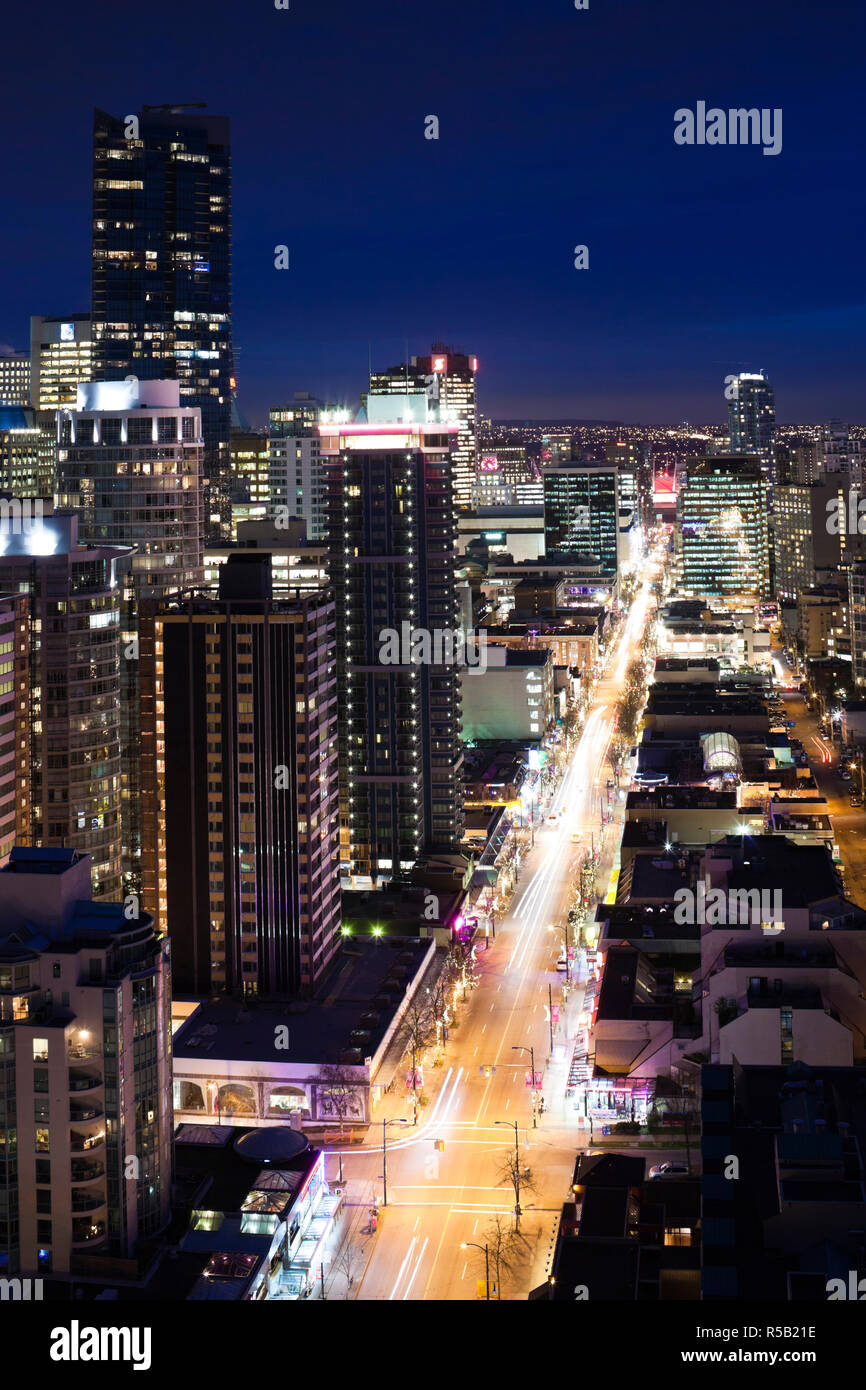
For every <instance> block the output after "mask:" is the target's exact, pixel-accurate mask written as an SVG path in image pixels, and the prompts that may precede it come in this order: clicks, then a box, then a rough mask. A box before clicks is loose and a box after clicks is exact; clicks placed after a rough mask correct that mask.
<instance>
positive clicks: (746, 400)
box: [728, 372, 776, 483]
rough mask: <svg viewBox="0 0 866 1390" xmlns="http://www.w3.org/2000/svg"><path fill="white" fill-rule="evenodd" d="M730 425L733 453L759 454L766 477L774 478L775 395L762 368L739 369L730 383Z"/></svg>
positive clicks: (768, 479)
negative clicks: (749, 370)
mask: <svg viewBox="0 0 866 1390" xmlns="http://www.w3.org/2000/svg"><path fill="white" fill-rule="evenodd" d="M730 390H731V393H732V394H731V396H730V399H729V401H728V426H729V430H730V436H731V453H732V454H757V455H758V458H759V459H760V460H761V468H762V469H763V473H764V477H765V478H766V479H767V481H768V482H769V483H772V482H774V481H775V466H776V457H775V445H776V399H775V395H774V393H773V388H772V386H771V385H770V383H769V381H768V380H767V378H766V376H765V374H764V373H763V372H738V373H737V375H736V376H734V377H733V379H732V381H731V383H730Z"/></svg>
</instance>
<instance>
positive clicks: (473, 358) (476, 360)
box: [469, 357, 478, 372]
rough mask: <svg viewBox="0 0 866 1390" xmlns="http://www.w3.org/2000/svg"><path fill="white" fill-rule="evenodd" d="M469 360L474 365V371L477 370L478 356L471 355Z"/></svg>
mask: <svg viewBox="0 0 866 1390" xmlns="http://www.w3.org/2000/svg"><path fill="white" fill-rule="evenodd" d="M469 361H470V363H471V365H472V370H473V372H477V371H478V358H477V357H470V359H469Z"/></svg>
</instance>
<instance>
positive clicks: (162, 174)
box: [91, 106, 234, 536]
mask: <svg viewBox="0 0 866 1390" xmlns="http://www.w3.org/2000/svg"><path fill="white" fill-rule="evenodd" d="M92 236H93V239H92V248H91V318H92V326H93V379H94V380H96V381H122V380H123V379H124V378H126V377H129V376H135V377H139V378H141V380H142V381H144V380H152V379H156V380H167V379H174V380H176V381H177V382H178V384H179V388H180V399H181V403H182V404H183V406H185V407H197V408H198V409H199V410H200V412H201V423H202V434H203V439H204V478H205V522H206V525H207V528H208V534H209V535H212V536H214V535H222V536H228V534H229V530H230V526H231V468H230V460H229V436H230V431H231V411H232V383H233V379H234V367H233V358H232V336H231V149H230V141H229V122H228V118H227V117H225V116H211V115H207V114H204V113H200V112H191V111H186V110H184V109H183V108H182V107H169V106H161V107H144V108H143V109H142V110H141V112H139V113H138V115H135V116H131V117H123V118H118V117H115V116H110V115H108V114H107V113H106V112H105V111H99V110H97V111H95V112H94V120H93V234H92Z"/></svg>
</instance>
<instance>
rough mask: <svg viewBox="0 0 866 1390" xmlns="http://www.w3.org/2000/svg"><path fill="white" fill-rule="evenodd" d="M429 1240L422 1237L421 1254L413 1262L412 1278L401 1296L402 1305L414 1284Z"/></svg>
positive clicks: (426, 1237)
mask: <svg viewBox="0 0 866 1390" xmlns="http://www.w3.org/2000/svg"><path fill="white" fill-rule="evenodd" d="M429 1239H430V1237H429V1236H425V1237H424V1244H423V1245H422V1246H421V1253H420V1254H419V1256H418V1258H417V1260H416V1261H415V1268H414V1269H413V1270H412V1278H411V1279H410V1280H409V1283H408V1284H407V1285H406V1292H405V1293H404V1295H403V1300H402V1301H403V1302H404V1303H405V1301H406V1299H407V1298H408V1297H409V1294H410V1293H411V1291H412V1285H413V1284H414V1283H415V1275H416V1274H417V1273H418V1270H419V1268H420V1265H421V1261H422V1260H423V1258H424V1251H425V1250H426V1249H427V1245H428V1242H429Z"/></svg>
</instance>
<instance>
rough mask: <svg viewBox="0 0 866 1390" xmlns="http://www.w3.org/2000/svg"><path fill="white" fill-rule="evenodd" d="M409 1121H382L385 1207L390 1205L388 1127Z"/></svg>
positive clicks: (405, 1123) (383, 1200)
mask: <svg viewBox="0 0 866 1390" xmlns="http://www.w3.org/2000/svg"><path fill="white" fill-rule="evenodd" d="M408 1123H409V1121H408V1120H403V1119H397V1120H383V1121H382V1206H383V1207H387V1205H388V1143H387V1127H388V1125H407V1124H408Z"/></svg>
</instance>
